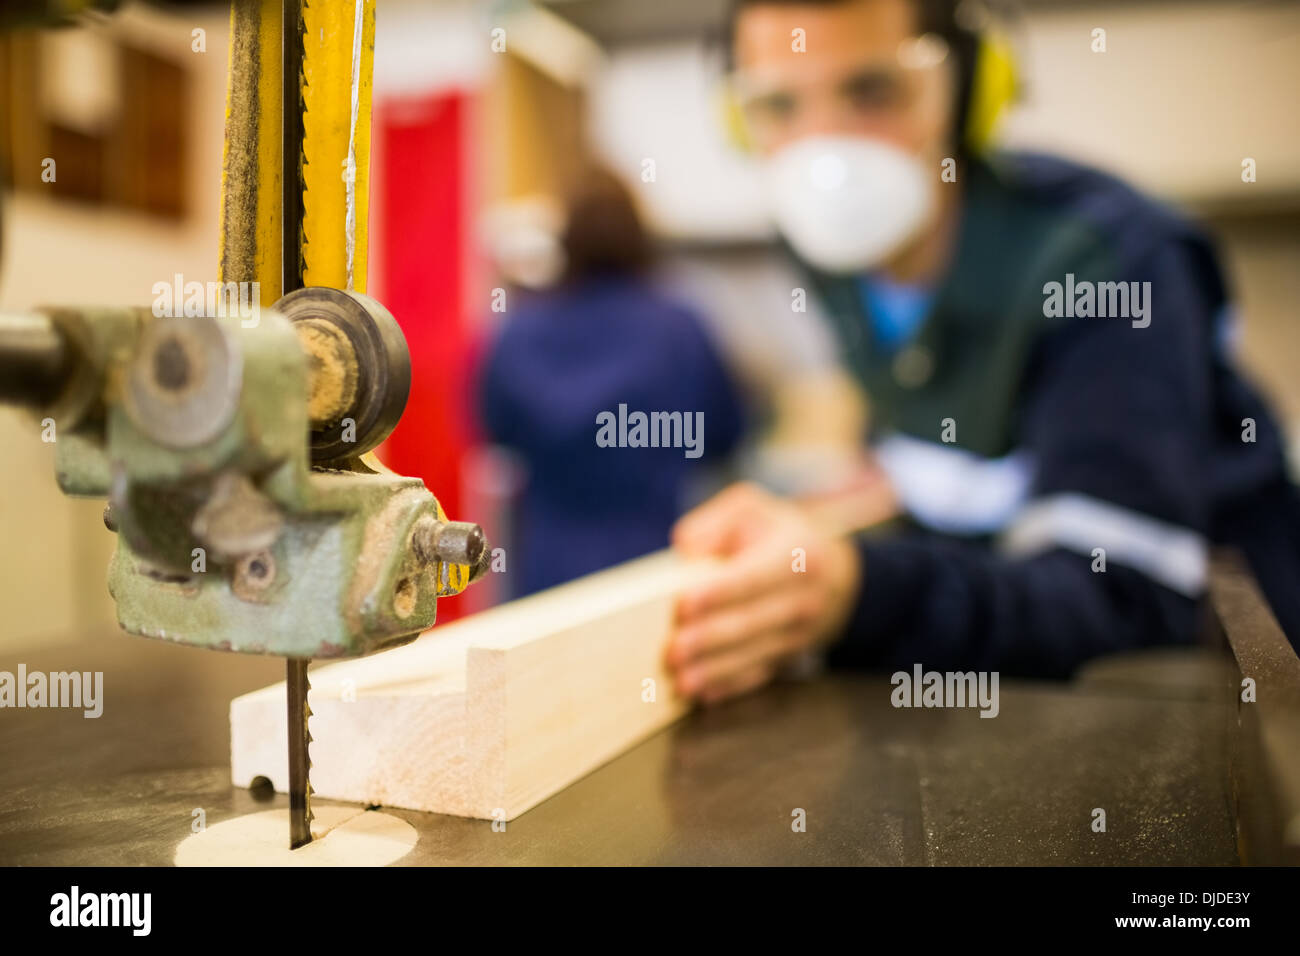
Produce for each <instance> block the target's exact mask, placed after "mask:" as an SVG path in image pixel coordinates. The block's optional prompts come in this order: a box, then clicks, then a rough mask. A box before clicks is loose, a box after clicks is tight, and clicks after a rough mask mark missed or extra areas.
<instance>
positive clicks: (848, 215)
mask: <svg viewBox="0 0 1300 956" xmlns="http://www.w3.org/2000/svg"><path fill="white" fill-rule="evenodd" d="M766 176H767V188H768V195H769V197H770V201H771V213H772V217H773V219H774V220H775V221H776V225H777V227H778V228H779V229H780V230H781V232H782V233H783V234H784V236H785V238H786V239H787V240H788V241H789V243H790V245H791V246H793V247H794V250H795V252H797V253H798V254H799V255H800V256H801V257H802V258H803V259H804V260H805V261H807V262H808V264H809V265H812V266H814V267H816V268H818V269H821V270H823V271H825V272H835V273H846V272H860V271H863V270H866V269H870V268H871V267H873V266H877V265H879V264H880V263H882V262H883V261H885V260H886V259H888V258H889V256H890V255H892V254H893V253H894V252H896V251H898V249H899V248H901V247H902V246H903V245H904V244H905V243H906V242H907V241H908V240H909V239H912V238H913V237H914V236H915V235H916V234H917V233H918V232H919V231H920V230H921V228H922V227H923V226H924V225H925V224H926V223H927V222H928V221H929V219H930V216H931V214H932V212H933V210H934V198H935V197H934V190H933V183H932V182H931V178H932V175H931V173H930V172H929V171H928V170H927V169H926V167H925V166H924V165H923V164H922V163H921V161H920V160H918V159H917V158H916V157H914V156H912V155H910V154H909V153H907V152H905V151H903V150H901V149H899V148H898V147H897V146H892V145H890V144H889V143H885V142H882V141H880V140H876V139H867V138H864V137H860V136H812V137H808V138H806V139H800V140H798V141H796V142H794V143H792V144H790V145H789V146H786V147H784V148H783V149H781V150H780V151H778V152H777V153H775V154H774V155H773V156H772V157H771V158H770V159H769V160H768V161H767V164H766Z"/></svg>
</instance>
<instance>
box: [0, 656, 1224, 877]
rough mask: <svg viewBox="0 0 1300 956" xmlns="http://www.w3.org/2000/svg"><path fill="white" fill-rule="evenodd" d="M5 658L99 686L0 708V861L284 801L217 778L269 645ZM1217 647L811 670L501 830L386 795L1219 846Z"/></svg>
mask: <svg viewBox="0 0 1300 956" xmlns="http://www.w3.org/2000/svg"><path fill="white" fill-rule="evenodd" d="M20 661H21V662H22V663H25V664H27V666H28V670H29V671H32V670H44V671H54V670H68V669H76V670H82V671H84V670H102V671H103V672H104V698H105V703H104V712H103V715H102V716H101V717H100V718H98V719H86V718H84V717H83V716H82V715H81V713H80V712H79V711H75V712H70V711H66V710H30V709H23V710H16V709H4V710H0V864H9V865H12V864H37V865H41V864H49V865H55V864H58V865H67V864H72V865H79V864H84V865H103V864H110V865H117V864H125V865H136V864H149V865H166V864H170V863H171V862H172V860H173V856H174V854H175V850H176V847H177V845H178V844H179V843H180V841H181V840H183V839H184V838H185V837H187V836H189V835H190V832H191V823H192V820H193V818H194V817H193V813H194V810H195V809H202V810H203V811H204V814H205V815H206V822H207V824H208V825H209V826H211V825H212V824H214V823H217V822H220V821H221V820H225V819H229V818H230V817H233V816H236V815H239V814H244V813H249V812H253V811H257V810H264V809H268V808H272V807H284V806H287V798H286V797H284V796H283V795H275V796H274V797H272V798H271V799H270V800H258V799H255V797H254V795H253V794H252V793H250V792H248V791H246V790H237V789H235V788H233V787H232V786H231V784H230V778H229V725H228V707H229V701H230V698H231V697H233V696H235V695H236V694H239V693H243V692H245V691H248V690H252V689H254V688H256V687H260V686H263V685H265V684H268V683H272V682H274V681H276V680H279V679H281V677H282V664H281V663H280V662H279V661H278V660H266V659H259V658H243V657H236V656H230V655H217V654H213V653H211V652H207V651H198V650H193V649H189V648H182V647H174V646H169V645H163V644H158V643H154V642H150V641H145V640H141V639H138V638H128V637H125V636H121V635H114V636H105V638H104V639H103V640H102V641H100V642H96V643H95V644H80V645H76V646H74V647H68V648H64V649H59V650H49V649H47V650H45V651H43V652H42V651H32V652H31V653H29V654H28V655H26V656H25V657H18V658H13V659H10V660H0V670H10V671H13V670H15V669H16V667H17V664H18V663H19V662H20ZM1219 668H1220V663H1219V661H1218V660H1217V659H1214V658H1211V657H1210V656H1208V655H1207V654H1202V653H1200V652H1193V651H1183V652H1170V651H1166V652H1158V653H1153V654H1147V655H1144V656H1141V657H1138V658H1130V659H1118V660H1114V661H1107V662H1102V663H1101V664H1099V665H1097V666H1094V667H1093V668H1091V669H1090V671H1089V672H1088V673H1087V674H1086V675H1085V676H1084V677H1082V678H1081V679H1080V680H1077V681H1076V682H1075V683H1073V684H1069V685H1066V684H1050V683H1028V682H1016V681H1011V680H1007V679H1004V680H1002V682H1001V688H1000V690H1001V694H1000V697H1001V701H1000V713H999V714H998V716H997V717H996V718H994V719H982V718H980V717H979V714H978V711H976V710H943V709H932V710H918V709H901V708H900V709H896V708H894V707H893V706H892V705H891V703H890V692H891V690H892V689H893V688H892V687H891V685H890V683H889V679H888V677H887V676H886V675H826V676H821V677H817V678H813V679H811V680H808V681H803V682H798V683H786V684H780V685H777V686H774V687H772V688H769V689H768V690H766V691H763V692H761V693H759V694H756V695H753V696H751V697H748V698H744V699H742V700H739V701H735V702H732V703H731V704H728V705H724V706H722V707H719V708H716V709H712V710H707V711H701V712H696V713H694V714H692V715H691V716H689V717H688V718H687V719H685V720H684V721H682V722H680V723H678V724H677V725H675V726H673V727H671V728H669V729H668V730H666V731H664V732H662V733H660V734H658V735H656V736H654V737H652V738H651V739H649V740H647V741H646V742H644V743H642V744H641V745H639V746H637V747H635V748H633V749H632V750H630V751H628V752H627V753H625V754H623V755H622V756H620V757H618V758H617V759H615V760H613V761H612V762H610V763H608V764H606V765H605V766H603V767H601V768H600V769H598V770H597V771H596V772H594V773H592V774H590V775H589V776H587V777H585V778H583V779H582V780H579V781H578V782H576V783H575V784H573V785H572V786H570V787H569V788H567V789H566V790H564V791H562V792H560V793H559V794H557V795H555V796H554V797H552V798H551V799H549V800H547V801H545V802H544V803H542V804H541V805H539V806H538V807H536V808H534V809H533V810H531V811H529V812H528V813H526V814H524V815H523V816H521V817H519V818H518V819H516V820H514V821H512V822H511V823H510V824H509V825H508V826H507V827H506V829H505V831H504V832H494V831H493V829H492V827H491V824H490V823H488V822H485V821H479V820H465V819H459V818H455V817H445V816H438V815H433V814H423V813H416V812H411V811H406V810H397V809H389V810H387V811H386V812H390V813H392V814H395V815H396V816H399V817H401V818H403V819H405V820H407V821H408V822H410V823H411V824H412V825H413V826H415V828H416V829H417V830H418V832H419V842H418V843H417V845H416V847H415V848H414V850H412V852H410V853H409V854H408V855H407V856H405V857H404V858H403V859H402V860H401V861H400V862H401V863H403V864H697V863H698V864H886V865H887V864H1030V863H1039V864H1231V863H1236V862H1237V851H1236V841H1235V832H1234V820H1233V816H1232V811H1231V806H1230V795H1229V790H1228V783H1227V779H1228V772H1227V760H1228V756H1227V727H1228V725H1229V722H1230V719H1231V713H1230V711H1231V705H1230V704H1228V703H1224V702H1223V700H1222V699H1221V698H1220V697H1219V696H1218V695H1217V694H1216V693H1215V692H1214V688H1215V687H1217V686H1218V683H1217V682H1218V681H1219V679H1220V670H1219ZM1096 809H1101V810H1104V811H1105V814H1106V830H1105V832H1104V833H1102V832H1094V829H1093V820H1094V811H1095V810H1096ZM797 810H803V811H804V814H805V817H806V832H796V831H795V829H794V828H793V827H792V822H793V820H794V818H795V817H794V815H795V813H796V811H797Z"/></svg>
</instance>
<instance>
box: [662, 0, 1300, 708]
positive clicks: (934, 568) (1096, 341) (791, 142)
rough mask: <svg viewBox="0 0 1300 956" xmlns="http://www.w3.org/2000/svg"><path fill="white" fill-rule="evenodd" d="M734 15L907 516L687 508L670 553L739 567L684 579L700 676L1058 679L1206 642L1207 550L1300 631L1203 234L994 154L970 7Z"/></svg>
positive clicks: (794, 222) (1295, 509)
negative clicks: (1232, 565) (816, 659)
mask: <svg viewBox="0 0 1300 956" xmlns="http://www.w3.org/2000/svg"><path fill="white" fill-rule="evenodd" d="M967 6H969V5H967ZM732 11H733V12H732V17H731V22H730V24H729V29H728V34H729V36H728V43H729V47H730V52H731V57H732V61H733V65H734V70H733V72H732V77H731V88H732V89H733V91H734V94H735V97H736V99H737V102H738V105H739V112H740V113H741V115H743V117H744V119H745V128H746V130H747V133H748V136H749V139H750V141H751V146H752V148H753V149H754V150H755V151H756V152H757V153H758V154H759V156H760V157H761V159H762V161H763V163H764V165H765V168H766V175H767V182H768V184H769V189H770V194H771V198H772V203H773V212H774V216H775V218H776V221H777V223H778V225H779V227H780V228H781V231H782V233H783V235H784V238H785V240H786V241H787V242H788V244H789V248H790V251H791V253H792V255H793V257H794V259H795V260H796V261H797V262H798V263H799V264H800V265H801V266H802V267H803V269H804V271H805V274H806V276H807V278H808V282H809V284H810V286H811V287H812V288H813V289H815V290H816V291H817V293H818V295H819V297H820V299H821V301H822V302H823V304H824V305H825V306H826V309H827V311H828V312H829V313H830V315H831V317H832V320H833V323H834V325H835V326H836V331H837V333H838V336H839V339H840V342H841V347H842V354H843V357H844V361H845V364H846V365H847V366H848V367H849V368H850V369H851V370H852V371H853V372H854V373H855V375H856V376H857V378H858V381H859V383H860V384H861V387H862V388H863V390H864V391H865V392H866V394H867V396H868V397H869V400H870V404H871V415H872V418H873V425H874V427H875V431H876V434H875V435H874V436H873V448H874V451H875V455H876V457H877V459H878V460H879V462H880V463H881V466H882V468H883V470H884V471H885V472H886V473H887V474H888V476H889V484H891V485H892V488H893V494H894V495H896V496H897V498H898V499H899V501H900V505H901V509H902V511H903V513H904V515H905V517H906V519H907V520H906V523H905V524H904V526H903V529H902V530H901V531H900V532H899V533H895V534H886V535H877V536H852V535H846V534H844V533H843V529H840V530H839V531H838V532H837V531H835V530H834V529H828V528H827V527H826V526H825V525H824V524H819V523H818V522H817V521H815V520H813V519H812V518H811V517H810V516H809V514H808V513H807V511H806V510H804V509H802V508H800V507H798V506H797V505H795V504H793V503H791V502H788V501H785V500H782V499H780V498H777V497H775V496H773V495H771V494H768V493H766V492H764V491H763V490H761V489H759V488H757V487H754V486H751V485H741V486H736V487H733V488H731V489H728V490H726V491H724V492H722V493H721V494H720V495H719V496H718V497H716V498H715V499H713V500H711V501H709V502H706V503H705V504H704V505H702V506H701V507H700V508H698V509H697V510H695V511H694V512H692V513H691V514H689V515H687V516H686V517H685V518H683V519H682V521H681V522H680V524H679V526H678V527H677V528H676V530H675V532H674V540H675V544H676V545H677V547H678V548H679V549H680V550H681V551H682V552H684V553H686V554H689V555H710V556H714V557H722V558H725V559H726V567H727V570H726V571H725V573H723V574H722V575H720V576H719V577H718V578H716V579H714V580H712V581H711V582H710V583H705V584H702V585H699V586H697V587H696V588H695V589H694V590H692V591H690V592H688V593H686V594H684V595H683V596H682V598H681V600H680V605H679V609H678V618H679V620H678V625H677V629H676V632H675V634H674V635H673V637H672V640H671V643H670V646H669V649H668V652H667V657H668V663H669V665H670V666H671V667H672V668H673V670H674V673H675V678H676V684H677V688H678V690H679V691H680V692H681V693H683V694H686V695H688V696H690V697H693V698H696V699H700V700H704V701H714V700H720V699H724V698H727V697H730V696H734V695H736V694H740V693H743V692H745V691H748V690H751V689H753V688H755V687H758V686H760V685H762V684H764V683H765V682H767V681H768V680H769V679H770V678H771V677H772V676H773V675H774V674H776V673H777V672H778V671H779V670H780V669H781V667H782V666H783V664H784V663H785V662H786V661H789V660H791V659H793V658H796V657H798V656H800V655H803V654H806V653H808V652H810V651H814V650H816V651H825V652H827V653H828V656H829V659H830V661H831V663H832V664H843V665H853V666H867V667H876V668H883V669H890V670H893V669H900V668H901V669H910V668H911V667H913V666H914V665H915V664H918V663H919V664H922V665H923V666H925V667H927V668H934V669H938V670H960V671H968V670H999V671H1004V672H1007V673H1010V674H1019V675H1035V676H1047V677H1065V676H1068V675H1069V674H1071V673H1072V672H1073V671H1074V669H1075V668H1077V667H1078V666H1079V665H1080V664H1081V663H1082V662H1084V661H1086V660H1088V659H1089V658H1092V657H1095V656H1097V655H1100V654H1105V653H1110V652H1116V651H1122V650H1127V649H1132V648H1138V647H1143V646H1153V645H1168V644H1180V643H1187V642H1190V641H1192V640H1194V639H1195V637H1196V635H1197V633H1198V627H1199V616H1200V614H1201V610H1202V602H1203V599H1204V595H1205V589H1206V578H1207V573H1208V554H1209V547H1210V545H1211V544H1228V545H1231V546H1234V547H1236V548H1237V549H1239V550H1240V551H1241V552H1242V553H1243V554H1244V556H1245V558H1246V560H1247V561H1248V562H1249V564H1250V567H1251V569H1252V570H1253V572H1254V574H1255V575H1256V577H1257V578H1258V580H1259V582H1260V584H1261V587H1262V589H1263V591H1264V593H1265V595H1266V596H1267V598H1268V599H1269V601H1270V603H1271V605H1272V607H1273V610H1274V613H1275V614H1276V616H1277V618H1278V620H1279V621H1280V623H1281V624H1282V626H1283V629H1284V630H1285V631H1286V632H1287V634H1288V635H1289V637H1290V639H1291V640H1292V642H1293V643H1294V642H1296V641H1297V640H1300V504H1298V499H1297V495H1296V491H1295V488H1294V487H1293V486H1292V485H1291V484H1290V482H1289V480H1288V477H1287V474H1286V467H1285V459H1284V454H1283V443H1282V438H1281V433H1280V430H1279V429H1278V427H1277V425H1276V423H1275V421H1274V419H1273V417H1272V415H1271V414H1270V412H1269V410H1268V409H1267V407H1266V406H1265V405H1264V403H1263V402H1262V401H1261V400H1260V399H1259V397H1258V396H1257V395H1256V393H1255V392H1254V390H1253V389H1252V388H1250V386H1249V385H1247V384H1246V383H1245V382H1244V381H1243V379H1242V378H1241V377H1240V376H1239V375H1238V374H1237V373H1236V372H1235V370H1234V369H1233V368H1232V364H1231V362H1230V358H1229V356H1228V355H1227V351H1226V348H1225V344H1226V343H1227V342H1228V341H1230V337H1229V336H1228V335H1227V334H1226V332H1227V329H1228V324H1227V321H1226V320H1227V317H1228V316H1229V314H1230V313H1229V309H1228V305H1229V298H1228V292H1227V289H1226V285H1225V281H1224V279H1223V276H1222V274H1221V272H1220V270H1219V267H1218V265H1217V262H1216V257H1215V254H1214V251H1213V249H1212V247H1211V245H1210V244H1209V242H1208V241H1207V240H1206V239H1205V237H1204V236H1202V235H1201V234H1200V233H1199V232H1198V231H1197V230H1196V229H1195V228H1193V227H1192V226H1191V225H1190V224H1188V223H1187V222H1186V221H1185V220H1183V219H1182V218H1180V217H1179V216H1178V215H1176V214H1174V213H1173V212H1172V211H1170V210H1168V209H1166V208H1163V207H1162V206H1160V205H1158V204H1156V203H1154V202H1152V201H1151V200H1150V199H1148V198H1146V197H1144V196H1142V195H1140V194H1138V193H1137V192H1135V191H1134V190H1133V189H1131V188H1129V187H1127V186H1125V185H1124V184H1123V183H1121V182H1119V181H1117V180H1115V179H1113V178H1111V177H1109V176H1106V175H1103V174H1101V173H1098V172H1095V171H1093V170H1089V169H1086V168H1083V167H1080V166H1077V165H1074V164H1072V163H1068V162H1065V161H1063V160H1059V159H1054V158H1050V157H1046V156H1039V155H1025V154H997V153H992V152H989V151H986V150H985V149H983V148H981V147H980V145H979V144H978V143H977V142H976V140H977V139H978V136H977V134H978V133H980V132H981V130H980V129H979V126H980V125H981V123H983V122H985V121H986V120H987V117H988V114H989V112H990V109H991V108H992V107H993V106H995V104H994V103H992V102H991V101H990V96H991V95H995V94H996V92H997V91H996V90H995V89H993V90H991V89H990V88H988V84H989V83H990V82H992V80H995V79H996V78H997V74H998V72H999V52H998V50H997V48H996V47H994V46H993V45H991V44H990V43H989V42H988V39H989V38H988V37H987V36H983V35H981V34H980V33H979V32H977V28H975V27H972V26H970V25H969V24H968V23H964V22H962V20H961V17H960V16H959V9H958V5H957V4H956V3H953V2H944V0H736V2H734V3H733V6H732ZM792 38H795V40H796V41H797V42H792ZM981 87H984V88H983V89H981ZM1107 290H1108V291H1107ZM1121 292H1122V293H1123V296H1122V297H1121V296H1120V293H1121ZM1103 295H1105V296H1106V297H1107V298H1108V303H1107V304H1106V305H1105V306H1103V304H1102V296H1103ZM1117 304H1118V309H1116V308H1115V306H1116V305H1117ZM1103 309H1105V311H1103ZM793 549H801V553H802V554H804V555H805V561H804V565H805V567H804V569H802V572H801V573H792V563H791V557H790V556H791V554H792V551H793Z"/></svg>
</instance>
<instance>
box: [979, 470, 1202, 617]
mask: <svg viewBox="0 0 1300 956" xmlns="http://www.w3.org/2000/svg"><path fill="white" fill-rule="evenodd" d="M998 544H999V548H1000V549H1001V550H1002V551H1003V552H1004V553H1006V554H1010V555H1014V556H1017V557H1020V556H1025V557H1027V556H1031V555H1034V554H1037V553H1039V552H1042V551H1046V550H1049V549H1051V548H1054V547H1061V548H1068V549H1069V550H1071V551H1075V552H1078V553H1080V554H1085V555H1089V556H1091V555H1092V553H1093V550H1094V549H1095V548H1102V549H1104V551H1105V553H1106V560H1107V561H1108V562H1109V561H1114V562H1115V563H1116V564H1120V565H1124V566H1126V567H1130V568H1133V569H1134V570H1136V571H1141V572H1142V573H1143V574H1145V575H1146V576H1147V577H1149V578H1151V579H1152V580H1154V581H1158V582H1159V583H1161V584H1163V585H1165V586H1166V587H1169V588H1172V589H1173V590H1175V591H1178V592H1179V593H1181V594H1185V595H1187V596H1188V597H1196V596H1197V595H1199V594H1200V593H1201V592H1202V591H1204V589H1205V582H1206V576H1207V569H1208V565H1209V547H1208V545H1207V544H1206V541H1205V539H1204V538H1203V537H1201V535H1199V534H1197V533H1196V532H1194V531H1190V530H1188V529H1186V528H1180V527H1177V526H1176V525H1171V524H1166V523H1165V522H1163V521H1157V520H1156V519H1155V518H1151V517H1148V516H1147V515H1144V514H1141V513H1139V512H1136V511H1130V510H1129V509H1127V508H1121V507H1120V506H1119V505H1114V504H1111V503H1110V502H1107V501H1102V500H1101V499H1099V498H1090V497H1088V496H1087V495H1080V494H1060V495H1053V496H1051V497H1048V498H1043V499H1040V500H1038V501H1035V502H1033V503H1032V504H1030V505H1028V506H1027V507H1026V508H1025V509H1024V510H1023V511H1022V512H1021V513H1020V514H1019V515H1018V516H1017V517H1016V519H1015V520H1014V521H1013V522H1012V523H1011V525H1010V526H1009V527H1008V528H1007V530H1006V531H1005V532H1004V533H1003V535H1002V536H1001V538H1000V539H999V542H998Z"/></svg>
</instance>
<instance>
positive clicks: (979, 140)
mask: <svg viewBox="0 0 1300 956" xmlns="http://www.w3.org/2000/svg"><path fill="white" fill-rule="evenodd" d="M1019 87H1020V78H1019V74H1018V71H1017V70H1016V60H1015V56H1014V54H1013V53H1012V52H1011V46H1010V44H1008V43H1007V42H1006V41H1005V40H1003V39H1002V38H1001V37H999V36H997V35H996V34H984V35H983V36H981V37H980V41H979V47H978V49H977V50H976V53H975V75H974V77H973V78H972V83H971V95H970V105H969V108H968V110H967V114H966V130H965V135H966V145H967V147H968V148H969V149H970V150H971V152H973V153H980V152H983V151H984V150H986V149H987V148H988V146H989V144H990V142H992V140H993V134H994V133H995V132H997V125H998V120H1000V119H1001V118H1002V114H1003V113H1004V112H1005V111H1006V108H1007V107H1008V106H1010V105H1011V103H1012V102H1014V100H1015V98H1016V95H1017V93H1018V91H1019Z"/></svg>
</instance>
